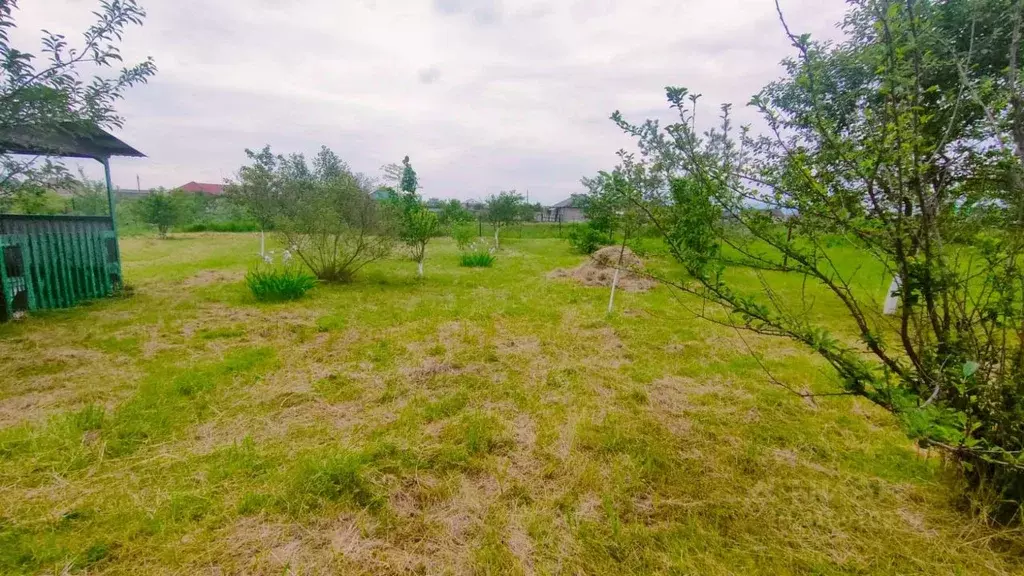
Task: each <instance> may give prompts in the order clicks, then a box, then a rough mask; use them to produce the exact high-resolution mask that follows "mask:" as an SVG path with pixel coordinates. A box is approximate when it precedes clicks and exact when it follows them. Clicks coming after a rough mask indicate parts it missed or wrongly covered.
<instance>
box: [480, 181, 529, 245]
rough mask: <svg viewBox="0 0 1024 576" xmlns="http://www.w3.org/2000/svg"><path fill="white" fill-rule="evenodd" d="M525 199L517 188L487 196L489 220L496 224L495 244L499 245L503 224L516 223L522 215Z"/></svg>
mask: <svg viewBox="0 0 1024 576" xmlns="http://www.w3.org/2000/svg"><path fill="white" fill-rule="evenodd" d="M524 203H525V200H524V198H523V196H522V194H519V193H517V192H516V191H515V190H509V191H503V192H500V193H498V194H497V195H494V194H492V195H491V196H489V197H488V198H487V202H486V204H487V221H488V222H490V223H491V225H492V226H494V246H495V247H498V245H499V239H498V234H499V232H500V231H501V227H502V226H509V225H511V224H513V223H515V222H516V221H517V220H518V219H519V218H520V216H522V213H523V211H522V206H523V204H524Z"/></svg>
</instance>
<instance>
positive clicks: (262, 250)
mask: <svg viewBox="0 0 1024 576" xmlns="http://www.w3.org/2000/svg"><path fill="white" fill-rule="evenodd" d="M266 251H267V238H266V236H265V235H264V233H263V228H262V227H261V228H260V258H263V256H264V255H265V253H266Z"/></svg>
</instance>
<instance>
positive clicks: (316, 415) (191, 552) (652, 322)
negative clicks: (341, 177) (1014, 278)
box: [0, 227, 1024, 575]
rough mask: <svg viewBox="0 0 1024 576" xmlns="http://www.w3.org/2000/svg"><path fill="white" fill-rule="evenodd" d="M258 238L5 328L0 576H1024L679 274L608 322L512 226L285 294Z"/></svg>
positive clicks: (808, 378)
mask: <svg viewBox="0 0 1024 576" xmlns="http://www.w3.org/2000/svg"><path fill="white" fill-rule="evenodd" d="M534 232H535V233H537V234H539V233H540V231H539V229H538V230H537V231H534ZM485 234H487V230H486V227H485ZM258 246H259V240H258V237H257V236H256V235H255V234H195V235H175V237H173V238H172V239H169V240H163V241H161V240H157V239H155V238H152V237H137V238H128V239H125V240H124V241H123V242H122V252H123V254H124V258H125V269H126V275H127V277H128V280H129V282H131V284H132V285H133V286H135V288H136V291H135V295H134V296H133V297H131V298H126V299H110V300H105V301H100V302H94V303H91V304H90V305H88V306H83V307H80V308H76V309H73V310H64V311H53V312H47V313H40V314H35V315H33V316H31V317H30V318H28V319H26V320H24V321H20V322H14V323H10V324H5V325H0V366H3V370H2V372H0V373H2V374H3V377H2V378H0V487H2V489H0V573H4V574H6V573H11V574H20V573H62V572H67V573H86V572H87V573H89V574H129V573H130V574H137V573H156V574H171V573H175V574H180V573H207V572H214V571H218V572H221V573H274V574H282V573H366V574H371V573H372V574H376V573H399V572H403V573H404V572H420V573H431V574H434V573H491V574H506V573H513V574H515V573H519V574H525V573H539V574H553V573H570V574H577V573H580V574H584V573H585V574H632V573H637V574H644V573H666V574H669V573H670V574H752V573H761V574H910V573H915V574H916V573H924V574H972V575H973V574H1000V573H1006V574H1009V573H1020V572H1021V571H1022V570H1024V562H1022V561H1021V558H1022V555H1021V551H1022V550H1024V547H1022V544H1024V541H1022V539H1021V536H1020V534H1019V532H1017V531H1015V530H1012V529H995V528H991V527H987V526H984V525H983V524H981V523H980V522H978V521H977V520H975V519H972V518H971V517H969V516H968V515H966V514H964V513H963V512H961V511H960V510H959V509H958V508H957V507H956V498H957V493H956V491H955V490H954V489H953V488H952V486H951V484H950V483H949V481H948V479H947V477H946V474H945V472H944V471H943V469H942V466H941V462H940V460H939V459H938V458H937V457H936V456H934V455H927V454H924V453H922V452H920V451H919V450H917V449H916V448H915V447H914V446H913V445H912V444H911V443H910V442H908V441H907V440H906V437H905V436H904V434H903V433H902V432H901V431H900V430H899V429H898V428H897V427H896V425H895V423H894V422H893V419H892V418H890V417H889V416H888V415H887V414H885V413H884V412H881V411H879V410H877V409H875V408H874V407H872V406H870V405H868V404H867V403H865V402H862V401H860V400H858V399H854V398H849V397H838V398H822V399H819V400H818V401H817V403H816V405H811V404H809V403H807V402H804V401H803V400H801V399H799V398H796V397H794V396H792V395H790V394H788V393H786V392H785V391H783V390H781V389H780V388H779V387H777V386H773V385H771V384H770V383H768V381H767V378H766V377H765V375H764V372H763V371H762V370H761V368H760V366H759V365H758V363H757V362H755V361H753V360H752V359H751V358H750V357H749V356H748V355H747V353H746V346H747V345H748V344H749V346H751V347H752V348H753V349H754V350H756V351H758V352H759V353H760V354H762V355H763V356H764V361H765V363H766V364H767V366H768V367H769V368H770V369H771V370H772V373H773V374H774V375H775V376H776V377H777V378H780V379H782V380H785V381H786V382H787V383H788V384H790V385H791V386H793V387H795V388H798V389H808V390H814V391H827V390H835V389H836V386H837V384H836V383H835V382H834V380H833V378H832V377H831V376H830V375H829V373H828V371H827V370H826V369H825V367H824V365H823V364H822V363H821V362H820V361H819V360H817V359H816V357H814V356H813V355H812V354H810V353H808V352H806V351H805V350H802V349H801V348H799V347H798V346H796V345H794V344H793V343H790V342H787V341H780V340H771V339H765V338H752V337H749V336H748V337H746V341H745V342H744V341H743V340H740V339H739V338H738V337H737V335H736V334H735V333H734V332H731V331H729V330H726V329H723V328H721V327H718V326H716V325H712V324H709V323H706V322H700V321H698V320H696V319H694V318H693V317H692V316H690V315H689V314H688V313H687V312H686V311H685V308H684V306H692V305H694V304H696V303H695V302H693V301H691V300H688V299H685V298H684V299H682V300H681V301H680V300H677V295H675V294H673V293H671V292H670V291H669V290H668V289H666V288H665V287H658V288H656V289H655V290H653V291H651V292H649V293H628V292H626V293H620V294H618V295H617V296H616V313H614V314H612V315H607V314H606V313H605V308H606V306H607V301H608V293H607V291H606V290H603V289H594V288H584V287H581V286H578V285H575V284H573V283H571V282H568V281H565V280H551V279H548V278H547V275H548V273H549V272H550V271H551V270H553V269H555V268H565V267H572V266H576V265H578V264H579V263H580V262H581V261H582V259H583V257H581V256H577V255H574V254H572V253H571V251H570V249H569V246H568V244H567V242H565V241H564V240H561V241H560V240H557V239H527V238H526V234H524V239H523V240H519V239H518V238H517V237H516V234H515V231H514V229H510V231H509V232H508V233H504V232H503V238H502V250H501V251H500V253H499V256H500V257H499V258H498V260H497V261H496V262H495V264H494V267H493V268H492V269H490V270H477V269H472V268H463V267H460V266H458V250H457V249H456V247H455V246H454V245H453V244H452V243H451V242H450V241H446V240H437V241H434V242H432V243H431V245H430V248H429V249H428V262H427V277H426V279H425V281H419V280H418V279H417V278H416V271H415V267H414V266H410V265H409V264H408V262H407V261H406V260H404V259H401V258H398V257H396V259H394V260H389V261H384V262H379V263H375V264H373V265H371V266H368V267H367V268H366V269H365V270H363V271H362V272H361V273H360V275H359V277H358V278H357V280H356V282H354V283H353V284H349V285H343V286H332V285H320V286H318V288H317V289H316V290H314V291H311V292H310V293H309V294H308V295H307V297H305V298H303V299H302V300H299V301H294V302H286V303H260V302H254V301H253V299H252V297H251V296H250V295H249V293H248V289H247V288H246V285H245V281H244V277H245V273H246V270H247V269H248V268H249V267H250V266H251V265H252V264H253V263H254V261H255V260H256V255H255V254H256V252H257V250H258ZM654 248H656V247H654ZM843 250H845V249H841V248H838V249H837V254H840V255H841V257H842V262H843V264H844V265H846V266H849V269H850V270H855V269H858V268H857V267H858V266H859V265H860V264H861V262H859V261H858V259H859V255H858V254H857V253H855V252H852V251H846V252H843ZM652 253H654V254H657V253H658V251H657V250H656V249H655V250H652ZM650 265H651V266H652V267H654V268H655V269H658V270H660V271H662V272H664V273H668V274H672V273H676V272H677V267H675V266H674V265H673V264H672V263H671V262H668V261H666V260H658V259H654V260H652V261H651V262H650ZM860 270H861V272H860V276H859V278H858V281H857V283H856V285H857V289H859V290H865V291H872V293H874V292H879V293H880V292H881V291H884V288H885V286H886V285H887V284H888V280H887V279H885V278H883V277H882V275H881V272H880V271H879V270H877V269H875V268H872V267H870V266H864V267H863V268H861V269H860ZM732 274H733V275H734V277H735V279H736V280H738V281H740V282H749V285H750V286H752V287H753V286H756V283H757V279H756V277H754V276H752V275H749V276H748V275H746V274H745V273H740V272H732ZM780 280H781V282H782V291H783V293H784V295H785V296H786V297H788V298H792V299H795V301H802V300H800V299H801V297H802V296H803V293H802V290H803V287H802V286H801V284H800V282H799V280H794V281H790V280H788V279H780ZM806 301H808V302H812V301H813V310H812V314H813V315H814V316H815V317H816V318H817V319H818V320H819V321H822V322H825V323H828V324H829V325H830V326H833V327H835V328H836V329H837V331H839V332H840V333H842V332H843V331H844V330H845V328H844V326H845V325H844V323H843V319H842V315H841V314H840V312H839V310H838V309H837V307H836V306H835V305H834V302H832V301H831V300H829V298H828V296H827V295H825V294H822V293H820V292H817V291H813V290H812V291H811V292H809V293H808V294H806Z"/></svg>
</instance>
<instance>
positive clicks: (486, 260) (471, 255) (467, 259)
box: [459, 252, 494, 268]
mask: <svg viewBox="0 0 1024 576" xmlns="http://www.w3.org/2000/svg"><path fill="white" fill-rule="evenodd" d="M492 264H494V254H491V253H490V252H466V253H464V254H462V256H460V257H459V266H465V267H467V268H490V267H491V265H492Z"/></svg>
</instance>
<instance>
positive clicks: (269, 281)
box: [245, 258, 316, 302]
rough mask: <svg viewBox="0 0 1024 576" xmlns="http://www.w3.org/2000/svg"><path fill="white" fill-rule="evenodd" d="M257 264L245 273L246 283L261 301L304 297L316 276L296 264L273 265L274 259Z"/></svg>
mask: <svg viewBox="0 0 1024 576" xmlns="http://www.w3.org/2000/svg"><path fill="white" fill-rule="evenodd" d="M267 260H268V261H267V262H265V263H263V264H259V265H256V266H255V267H253V268H251V269H250V270H249V273H248V274H246V275H245V285H246V286H248V287H249V291H250V292H252V295H253V296H254V297H256V299H257V300H259V301H260V302H282V301H285V300H298V299H299V298H302V296H303V295H305V294H306V292H308V291H309V290H310V289H311V288H313V286H316V277H314V276H313V275H312V274H309V273H308V272H306V271H305V270H303V269H302V268H300V267H299V266H296V265H290V264H285V265H283V266H280V267H275V266H274V265H273V261H272V259H270V258H268V259H267Z"/></svg>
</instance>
